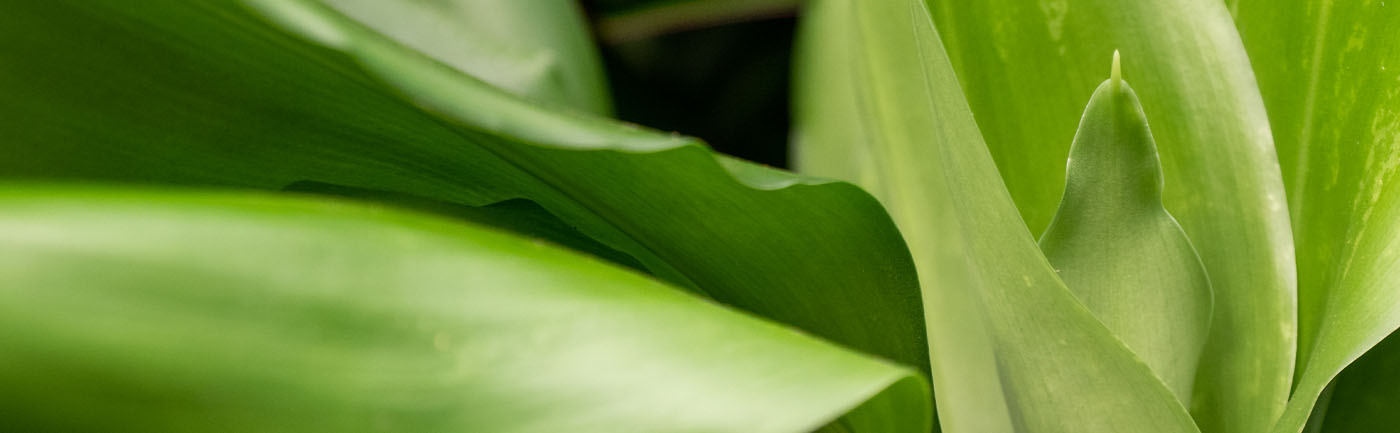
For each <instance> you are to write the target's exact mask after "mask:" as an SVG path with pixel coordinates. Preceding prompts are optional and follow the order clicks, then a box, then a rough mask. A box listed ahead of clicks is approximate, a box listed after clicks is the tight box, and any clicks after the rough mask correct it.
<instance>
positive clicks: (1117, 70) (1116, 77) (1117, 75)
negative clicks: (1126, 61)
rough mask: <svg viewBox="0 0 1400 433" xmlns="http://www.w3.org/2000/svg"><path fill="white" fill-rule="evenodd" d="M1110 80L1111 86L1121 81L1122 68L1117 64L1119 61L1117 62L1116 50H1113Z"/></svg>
mask: <svg viewBox="0 0 1400 433" xmlns="http://www.w3.org/2000/svg"><path fill="white" fill-rule="evenodd" d="M1112 79H1113V84H1115V85H1116V84H1118V83H1120V82H1122V81H1123V66H1122V65H1121V64H1120V63H1119V60H1118V50H1113V75H1112Z"/></svg>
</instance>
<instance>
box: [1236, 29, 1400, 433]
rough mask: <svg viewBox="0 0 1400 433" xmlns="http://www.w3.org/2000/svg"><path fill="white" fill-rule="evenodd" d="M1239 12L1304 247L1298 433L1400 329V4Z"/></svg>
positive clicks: (1289, 417)
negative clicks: (1347, 372)
mask: <svg viewBox="0 0 1400 433" xmlns="http://www.w3.org/2000/svg"><path fill="white" fill-rule="evenodd" d="M1233 7H1234V9H1235V12H1236V17H1237V21H1238V25H1239V29H1240V33H1241V36H1242V37H1243V39H1244V42H1245V46H1246V47H1247V48H1248V49H1249V54H1250V60H1251V62H1253V65H1254V69H1255V73H1256V74H1258V76H1259V86H1260V89H1261V90H1262V92H1263V95H1264V101H1265V103H1266V104H1267V105H1268V108H1269V118H1270V120H1271V124H1272V125H1273V131H1274V136H1275V137H1277V142H1278V150H1279V159H1280V161H1281V162H1282V165H1283V173H1284V176H1285V181H1286V183H1287V185H1288V187H1289V190H1288V206H1289V208H1290V209H1291V213H1292V215H1293V235H1294V238H1295V239H1297V245H1298V321H1299V323H1298V361H1297V362H1298V373H1297V374H1296V376H1295V380H1296V383H1295V388H1296V389H1295V391H1294V396H1293V398H1292V400H1291V401H1290V402H1289V407H1288V412H1287V413H1286V415H1285V416H1284V418H1283V419H1282V420H1281V421H1280V423H1279V424H1278V426H1277V427H1276V431H1279V432H1296V431H1298V429H1300V428H1302V427H1303V423H1304V421H1305V419H1306V418H1307V416H1308V413H1309V412H1311V409H1312V406H1313V401H1314V400H1315V399H1316V398H1317V397H1318V395H1319V394H1320V393H1321V392H1322V390H1323V388H1324V387H1325V386H1326V385H1327V383H1328V382H1329V381H1331V380H1332V378H1333V377H1334V376H1335V375H1336V374H1337V373H1338V372H1340V371H1341V370H1342V368H1343V367H1345V366H1346V365H1347V364H1349V363H1351V362H1352V361H1353V360H1355V359H1357V358H1358V357H1360V356H1361V355H1362V353H1363V352H1365V351H1366V350H1367V349H1369V348H1370V347H1372V346H1374V345H1375V344H1377V343H1378V342H1380V341H1381V340H1382V339H1383V338H1385V337H1386V336H1387V335H1390V334H1391V333H1392V332H1394V331H1395V329H1396V328H1397V326H1400V188H1397V187H1396V183H1397V182H1400V176H1397V174H1396V169H1397V168H1398V167H1400V85H1398V84H1400V51H1397V50H1396V46H1397V43H1400V35H1397V34H1396V32H1395V29H1396V26H1397V25H1400V10H1397V9H1396V8H1397V7H1400V5H1389V6H1387V5H1386V4H1385V2H1376V1H1351V2H1301V1H1287V2H1256V1H1237V2H1233ZM1337 397H1338V398H1340V397H1341V396H1340V394H1337ZM1328 418H1331V416H1330V415H1328ZM1338 422H1340V421H1338Z"/></svg>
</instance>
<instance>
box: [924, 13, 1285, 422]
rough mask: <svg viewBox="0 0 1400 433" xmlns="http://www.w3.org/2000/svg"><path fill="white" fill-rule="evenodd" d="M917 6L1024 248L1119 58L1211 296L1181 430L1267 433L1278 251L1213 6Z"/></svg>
mask: <svg viewBox="0 0 1400 433" xmlns="http://www.w3.org/2000/svg"><path fill="white" fill-rule="evenodd" d="M930 3H931V4H932V5H933V9H934V12H935V19H936V21H937V23H938V25H939V26H940V27H939V28H940V29H941V30H942V31H943V32H944V34H945V36H946V38H947V39H946V40H947V41H948V46H949V54H950V57H951V58H952V59H953V65H954V67H955V68H956V70H957V72H958V77H959V78H960V79H961V84H962V88H963V90H964V91H965V92H966V94H967V98H968V102H969V104H970V105H971V106H972V111H973V113H974V114H976V118H977V124H978V125H979V126H981V128H982V131H983V132H984V133H985V134H986V138H987V145H988V147H989V149H990V150H991V153H992V156H993V158H995V159H996V161H997V165H998V167H1000V168H1001V173H1002V174H1003V177H1004V178H1005V180H1006V182H1007V184H1008V187H1009V189H1010V191H1011V195H1012V197H1013V198H1014V199H1015V200H1016V204H1017V205H1018V206H1019V208H1020V209H1021V211H1022V215H1023V216H1024V217H1025V219H1026V222H1027V224H1028V225H1029V226H1030V229H1031V231H1032V232H1033V233H1034V232H1038V231H1039V230H1040V227H1043V226H1044V225H1045V224H1046V223H1047V222H1048V221H1049V216H1050V215H1051V213H1052V212H1053V211H1054V209H1055V204H1056V202H1057V201H1058V198H1059V192H1060V188H1061V187H1062V186H1063V185H1064V184H1063V180H1064V177H1063V176H1064V174H1063V172H1062V171H1061V170H1062V168H1063V167H1064V161H1065V159H1066V155H1067V154H1068V150H1069V144H1070V141H1071V139H1072V138H1073V135H1074V125H1075V121H1076V120H1077V119H1078V116H1079V114H1080V113H1081V109H1082V108H1083V107H1084V103H1085V101H1086V100H1087V98H1088V97H1089V95H1090V94H1091V92H1092V90H1093V89H1094V86H1095V85H1097V84H1098V83H1099V82H1100V81H1101V80H1102V78H1103V65H1104V62H1105V61H1106V60H1107V59H1108V58H1109V55H1110V54H1111V53H1112V52H1113V51H1114V50H1115V49H1119V50H1121V51H1122V53H1123V60H1124V62H1123V70H1124V71H1125V72H1126V73H1127V74H1128V75H1129V76H1131V77H1133V80H1132V81H1133V85H1134V87H1135V89H1136V91H1137V93H1138V95H1139V96H1141V98H1142V105H1143V109H1144V111H1145V112H1146V113H1147V120H1148V121H1150V122H1151V125H1152V132H1153V136H1154V137H1155V138H1156V140H1157V144H1158V147H1159V149H1160V151H1161V161H1162V171H1163V174H1164V176H1165V179H1166V188H1165V190H1163V202H1164V203H1165V205H1166V208H1167V209H1168V210H1170V211H1171V212H1172V214H1173V215H1175V216H1176V218H1177V220H1178V221H1179V222H1180V223H1181V226H1182V228H1183V229H1184V230H1185V231H1186V234H1187V235H1188V236H1189V237H1190V239H1191V241H1192V243H1193V244H1194V245H1195V247H1196V250H1197V252H1199V253H1200V256H1201V260H1202V262H1203V263H1204V264H1205V266H1206V271H1207V273H1208V274H1209V275H1210V279H1211V286H1212V288H1213V289H1214V291H1215V309H1214V317H1213V318H1212V322H1211V324H1212V325H1211V337H1210V340H1209V341H1208V342H1207V343H1206V349H1205V355H1204V357H1203V358H1202V360H1201V369H1200V370H1199V373H1198V378H1197V383H1196V387H1195V397H1194V398H1193V399H1192V414H1193V415H1194V417H1195V419H1196V420H1197V422H1198V423H1199V424H1200V427H1201V429H1202V430H1203V431H1206V432H1219V433H1258V432H1260V431H1265V430H1267V429H1268V428H1269V425H1270V423H1272V422H1273V419H1274V418H1276V417H1277V416H1278V414H1279V413H1281V412H1282V410H1283V406H1284V404H1285V401H1286V399H1287V398H1288V395H1289V386H1290V380H1289V378H1290V377H1291V375H1292V374H1293V362H1294V361H1293V357H1294V352H1295V332H1294V330H1295V316H1296V306H1295V301H1296V299H1295V292H1296V290H1295V288H1296V281H1295V271H1294V267H1293V243H1292V239H1291V236H1290V231H1289V217H1288V209H1287V208H1286V206H1285V194H1284V189H1283V183H1282V181H1281V179H1280V174H1279V168H1278V166H1277V162H1276V156H1275V154H1274V149H1273V145H1272V144H1273V142H1272V139H1271V138H1270V133H1269V122H1268V118H1267V116H1266V114H1265V111H1264V105H1263V103H1262V100H1261V99H1260V96H1259V91H1258V88H1257V87H1256V85H1255V81H1254V77H1253V74H1252V73H1251V71H1250V64H1249V59H1247V58H1246V55H1245V52H1244V48H1243V46H1242V44H1241V42H1240V39H1239V35H1238V34H1237V33H1236V32H1235V29H1234V25H1233V23H1232V22H1231V20H1230V15H1229V12H1228V11H1227V10H1226V8H1225V5H1224V3H1223V2H1221V1H1220V0H1157V1H1120V0H1040V1H1019V0H986V1H946V0H930ZM1261 7H1265V8H1276V7H1277V6H1273V5H1269V6H1261Z"/></svg>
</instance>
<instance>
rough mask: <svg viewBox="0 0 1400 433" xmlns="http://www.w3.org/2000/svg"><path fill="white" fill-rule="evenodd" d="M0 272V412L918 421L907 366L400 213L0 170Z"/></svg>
mask: <svg viewBox="0 0 1400 433" xmlns="http://www.w3.org/2000/svg"><path fill="white" fill-rule="evenodd" d="M0 271H2V272H0V273H3V274H4V275H5V285H4V286H3V288H0V346H3V347H5V350H4V351H3V353H0V403H3V405H4V406H5V407H6V408H7V409H8V410H7V414H6V416H5V417H4V419H0V428H3V429H4V430H6V431H102V432H113V431H133V432H191V431H209V429H211V428H213V429H216V430H220V431H262V432H295V431H310V430H316V431H327V430H329V431H344V432H361V431H386V430H393V431H421V432H440V431H477V432H497V433H524V432H541V433H542V432H560V431H570V432H599V433H604V432H606V433H615V432H678V433H679V432H696V431H707V432H792V433H802V432H806V431H810V430H812V429H813V428H816V427H817V426H820V425H821V424H823V423H825V422H827V421H829V420H830V419H832V418H835V417H836V416H838V415H840V414H841V413H842V412H845V411H847V410H850V409H852V408H853V407H856V406H858V405H860V404H861V403H862V402H863V401H866V400H868V399H874V400H872V401H881V402H883V403H884V404H887V405H889V407H893V408H896V409H897V410H899V411H900V412H899V414H900V415H901V416H900V417H893V418H879V421H882V422H883V424H877V425H876V426H875V427H872V429H873V428H878V430H872V431H889V432H909V433H922V432H924V431H927V429H928V414H927V412H928V405H929V401H928V393H927V390H926V389H925V385H924V384H923V379H921V378H919V377H918V376H917V374H916V373H914V372H913V371H912V370H909V369H907V368H903V367H897V366H894V365H892V364H889V363H886V362H882V361H877V360H874V359H871V358H868V357H864V356H860V355H856V354H855V353H852V352H848V351H845V350H842V349H839V348H836V347H835V346H832V345H829V344H827V343H823V342H821V341H818V340H816V339H813V338H811V337H807V336H804V335H802V334H799V333H797V332H794V331H792V330H789V329H784V328H781V327H778V326H775V325H772V324H768V323H764V322H762V321H760V320H757V319H754V318H751V317H748V316H745V315H743V314H739V313H736V312H733V311H729V310H726V309H724V308H721V307H718V306H715V305H713V304H711V303H709V302H706V301H704V300H702V299H701V298H698V297H695V296H692V295H688V294H684V293H681V292H679V291H676V290H672V289H671V288H669V287H666V286H664V285H662V284H661V283H659V282H657V281H655V280H652V279H649V278H645V277H643V276H640V275H637V274H633V273H630V272H626V271H623V270H620V269H617V268H614V267H611V266H608V265H606V264H604V263H602V262H598V261H594V260H591V259H589V258H587V257H585V256H581V255H577V254H573V253H570V252H567V251H564V250H561V249H557V248H553V247H550V246H547V245H542V244H540V243H538V242H533V241H530V240H526V239H523V238H517V237H513V236H507V235H504V234H500V233H495V232H491V231H487V230H483V229H480V228H476V227H472V226H467V225H461V224H457V223H453V222H450V221H448V220H445V219H439V218H432V217H426V216H421V215H417V214H411V213H404V212H398V211H390V210H384V209H373V208H365V207H362V206H359V205H346V204H339V203H334V202H325V201H319V200H317V201H312V200H290V199H283V198H272V197H266V196H259V195H249V194H237V195H234V194H217V193H215V194H208V193H206V194H192V193H178V194H176V193H168V192H153V191H143V190H103V189H73V188H51V187H44V188H36V187H32V186H28V187H23V188H14V187H9V188H4V189H3V190H0ZM873 407H880V405H874V406H873ZM75 408H80V410H74V409H75ZM864 410H865V409H859V410H857V411H856V413H855V414H853V416H852V419H857V420H859V419H862V417H863V416H871V415H875V416H878V415H884V414H880V413H875V414H863V413H862V412H863V411H864ZM920 414H922V416H920ZM863 427H868V426H863Z"/></svg>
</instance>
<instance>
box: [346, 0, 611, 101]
mask: <svg viewBox="0 0 1400 433" xmlns="http://www.w3.org/2000/svg"><path fill="white" fill-rule="evenodd" d="M325 3H326V5H328V6H331V7H333V8H335V9H336V10H338V11H340V12H343V13H345V14H346V15H349V16H351V17H353V18H355V19H357V20H360V21H361V22H363V23H365V24H366V25H368V26H370V27H371V28H374V29H375V30H378V31H379V32H381V33H384V34H385V35H388V36H391V37H393V38H394V39H395V40H398V41H399V42H401V43H403V44H404V45H407V46H409V47H412V48H414V49H417V50H419V51H422V52H423V53H425V54H427V55H429V56H432V57H433V58H435V59H437V60H439V61H442V62H443V63H445V64H447V65H450V66H452V67H454V68H457V69H458V70H461V71H462V72H466V73H467V74H470V75H472V76H475V77H477V78H479V79H481V80H482V81H485V82H487V83H491V84H492V85H495V86H497V87H500V88H503V89H506V90H509V91H510V92H512V93H515V94H517V95H521V96H524V97H526V98H528V99H531V100H535V101H539V102H548V103H554V104H559V105H564V106H568V107H572V108H575V109H578V110H582V111H586V112H589V113H593V114H598V115H608V114H610V113H611V112H612V98H611V97H610V96H609V95H608V86H607V79H606V77H604V76H603V65H602V61H601V60H599V58H598V48H597V46H596V45H594V44H593V38H592V35H591V34H590V33H589V31H588V27H587V24H586V23H585V21H584V16H583V11H581V10H579V7H578V4H577V3H575V2H574V0H432V1H421V0H420V1H383V0H326V2H325Z"/></svg>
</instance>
